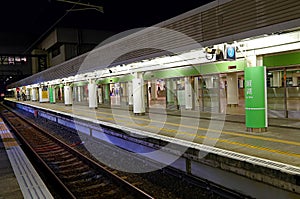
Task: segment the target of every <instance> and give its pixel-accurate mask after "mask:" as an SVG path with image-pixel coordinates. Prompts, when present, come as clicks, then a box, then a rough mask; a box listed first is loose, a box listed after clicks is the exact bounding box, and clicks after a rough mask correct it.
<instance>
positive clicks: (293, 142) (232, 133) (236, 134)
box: [81, 109, 300, 146]
mask: <svg viewBox="0 0 300 199" xmlns="http://www.w3.org/2000/svg"><path fill="white" fill-rule="evenodd" d="M81 110H84V109H81ZM84 111H86V110H84ZM97 113H101V114H106V115H114V114H112V113H106V112H100V111H97ZM116 115H117V116H119V117H123V118H128V116H124V115H118V114H116ZM134 119H136V120H140V121H147V122H150V121H153V122H156V123H161V124H168V125H171V126H177V127H179V126H180V127H185V128H190V129H196V130H201V131H210V132H214V133H223V134H227V135H234V136H239V137H246V138H252V139H258V140H264V141H270V142H277V143H283V144H289V145H296V146H300V142H295V141H289V140H280V139H276V138H267V137H261V136H257V135H247V134H242V133H235V132H229V131H220V130H215V129H208V128H202V127H195V126H188V125H183V124H176V123H172V122H161V121H157V120H149V119H145V118H134ZM110 120H114V119H111V118H110ZM117 121H119V120H117Z"/></svg>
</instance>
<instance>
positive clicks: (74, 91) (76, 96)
mask: <svg viewBox="0 0 300 199" xmlns="http://www.w3.org/2000/svg"><path fill="white" fill-rule="evenodd" d="M73 95H74V102H78V86H76V84H75V85H74V86H73Z"/></svg>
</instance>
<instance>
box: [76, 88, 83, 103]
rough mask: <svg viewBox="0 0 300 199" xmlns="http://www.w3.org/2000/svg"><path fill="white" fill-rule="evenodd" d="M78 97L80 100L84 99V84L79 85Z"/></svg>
mask: <svg viewBox="0 0 300 199" xmlns="http://www.w3.org/2000/svg"><path fill="white" fill-rule="evenodd" d="M77 97H78V102H82V101H83V87H82V86H78V87H77Z"/></svg>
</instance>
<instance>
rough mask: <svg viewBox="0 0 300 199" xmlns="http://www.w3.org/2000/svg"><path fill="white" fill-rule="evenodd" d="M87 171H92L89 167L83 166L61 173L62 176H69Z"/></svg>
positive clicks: (61, 171)
mask: <svg viewBox="0 0 300 199" xmlns="http://www.w3.org/2000/svg"><path fill="white" fill-rule="evenodd" d="M86 170H90V168H89V166H87V165H81V166H79V167H75V168H70V169H64V170H60V171H59V173H60V174H62V175H68V174H72V173H74V172H83V171H86Z"/></svg>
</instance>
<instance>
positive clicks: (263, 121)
mask: <svg viewBox="0 0 300 199" xmlns="http://www.w3.org/2000/svg"><path fill="white" fill-rule="evenodd" d="M245 113H246V127H247V128H266V127H267V126H268V121H267V94H266V67H264V66H257V67H246V68H245Z"/></svg>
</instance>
